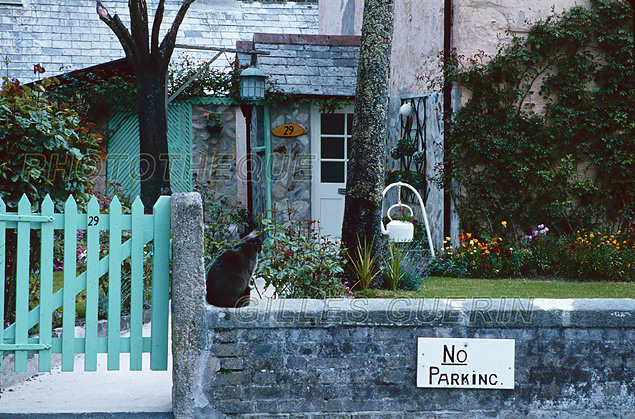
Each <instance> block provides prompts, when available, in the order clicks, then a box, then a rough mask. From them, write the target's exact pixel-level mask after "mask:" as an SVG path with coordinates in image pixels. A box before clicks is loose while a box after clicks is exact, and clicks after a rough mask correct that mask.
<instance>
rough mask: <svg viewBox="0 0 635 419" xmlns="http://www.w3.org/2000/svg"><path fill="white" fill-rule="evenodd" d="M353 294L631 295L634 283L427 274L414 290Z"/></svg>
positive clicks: (546, 296) (358, 292)
mask: <svg viewBox="0 0 635 419" xmlns="http://www.w3.org/2000/svg"><path fill="white" fill-rule="evenodd" d="M355 296H357V297H369V298H392V297H409V298H424V297H425V298H434V297H441V298H444V297H448V298H463V297H465V298H473V297H491V298H501V297H518V298H532V297H533V298H635V283H633V282H576V281H561V280H551V279H549V280H547V279H524V278H513V279H472V278H442V277H429V278H426V280H425V281H424V282H423V285H422V287H421V290H420V291H418V292H415V291H397V292H392V291H387V290H368V291H357V292H356V293H355Z"/></svg>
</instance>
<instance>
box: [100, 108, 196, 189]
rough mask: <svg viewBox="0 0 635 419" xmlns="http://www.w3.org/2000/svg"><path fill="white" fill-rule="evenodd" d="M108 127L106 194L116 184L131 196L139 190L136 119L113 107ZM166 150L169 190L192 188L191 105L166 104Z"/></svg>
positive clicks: (133, 113)
mask: <svg viewBox="0 0 635 419" xmlns="http://www.w3.org/2000/svg"><path fill="white" fill-rule="evenodd" d="M108 128H109V130H110V131H111V134H110V138H109V140H108V166H107V170H108V176H107V179H108V194H109V195H112V194H113V192H114V191H115V188H116V187H118V186H117V185H116V184H120V185H121V186H120V189H121V190H122V191H123V193H124V195H126V196H127V197H129V198H130V200H131V201H132V200H134V198H135V197H136V196H137V195H140V194H141V185H140V182H139V175H138V170H139V154H140V148H139V121H138V118H137V114H136V112H125V111H117V112H115V113H114V115H113V117H112V118H111V120H110V122H109V124H108ZM168 151H169V153H170V186H171V188H172V192H189V191H191V190H192V106H191V105H190V104H189V103H173V104H170V106H169V107H168Z"/></svg>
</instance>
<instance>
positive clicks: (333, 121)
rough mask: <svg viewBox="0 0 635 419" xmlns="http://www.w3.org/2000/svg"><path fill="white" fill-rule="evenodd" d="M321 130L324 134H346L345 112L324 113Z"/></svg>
mask: <svg viewBox="0 0 635 419" xmlns="http://www.w3.org/2000/svg"><path fill="white" fill-rule="evenodd" d="M321 130H322V135H324V134H340V135H342V134H344V114H343V113H323V114H322V118H321Z"/></svg>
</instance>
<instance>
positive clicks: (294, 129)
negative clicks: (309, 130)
mask: <svg viewBox="0 0 635 419" xmlns="http://www.w3.org/2000/svg"><path fill="white" fill-rule="evenodd" d="M305 132H306V129H305V128H304V127H303V126H302V125H299V124H284V125H280V126H278V127H275V128H274V129H272V130H271V133H272V134H273V135H275V136H276V137H297V136H298V135H302V134H304V133H305Z"/></svg>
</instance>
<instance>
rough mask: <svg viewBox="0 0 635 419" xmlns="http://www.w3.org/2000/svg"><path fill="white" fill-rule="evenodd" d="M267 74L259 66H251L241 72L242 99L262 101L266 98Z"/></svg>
mask: <svg viewBox="0 0 635 419" xmlns="http://www.w3.org/2000/svg"><path fill="white" fill-rule="evenodd" d="M266 78H267V76H266V74H265V73H264V72H263V71H262V70H260V69H259V68H258V67H249V68H246V69H244V70H243V71H242V72H241V73H240V99H241V100H245V101H261V100H264V98H265V79H266Z"/></svg>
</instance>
